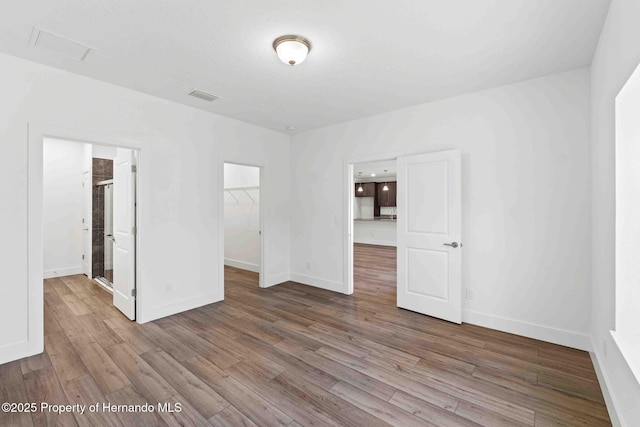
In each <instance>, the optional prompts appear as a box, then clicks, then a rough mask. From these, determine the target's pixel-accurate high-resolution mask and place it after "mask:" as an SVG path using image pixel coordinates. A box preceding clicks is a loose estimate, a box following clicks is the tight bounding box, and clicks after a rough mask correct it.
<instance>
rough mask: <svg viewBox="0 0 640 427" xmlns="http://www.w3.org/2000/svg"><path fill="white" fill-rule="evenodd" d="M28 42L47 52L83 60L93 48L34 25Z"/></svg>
mask: <svg viewBox="0 0 640 427" xmlns="http://www.w3.org/2000/svg"><path fill="white" fill-rule="evenodd" d="M30 44H31V46H35V47H38V48H40V49H45V50H48V51H49V52H53V53H57V54H59V55H63V56H66V57H67V58H73V59H75V60H78V61H84V60H85V59H87V56H88V55H89V53H91V51H92V50H93V48H91V47H89V46H87V45H84V44H82V43H79V42H77V41H74V40H71V39H69V38H66V37H63V36H60V35H58V34H54V33H52V32H49V31H46V30H43V29H42V28H38V27H34V29H33V32H32V33H31V40H30Z"/></svg>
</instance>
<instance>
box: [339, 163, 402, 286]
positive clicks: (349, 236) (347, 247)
mask: <svg viewBox="0 0 640 427" xmlns="http://www.w3.org/2000/svg"><path fill="white" fill-rule="evenodd" d="M403 155H406V154H400V153H398V152H387V153H370V154H361V155H360V154H359V155H357V156H353V157H349V158H347V159H346V160H345V162H344V180H343V182H344V187H343V189H344V199H343V200H344V206H345V207H346V209H344V216H343V221H344V224H345V226H344V227H343V229H344V234H343V244H344V264H343V277H344V278H345V282H346V286H345V290H344V292H343V293H345V294H347V295H352V294H353V291H354V287H353V209H354V207H353V205H354V198H355V195H356V193H355V178H354V177H353V167H354V165H355V164H357V163H369V162H386V161H390V160H397V159H398V157H401V156H403Z"/></svg>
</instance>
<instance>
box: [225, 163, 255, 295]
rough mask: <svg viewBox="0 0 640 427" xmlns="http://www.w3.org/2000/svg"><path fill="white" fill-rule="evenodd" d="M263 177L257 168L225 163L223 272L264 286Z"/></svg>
mask: <svg viewBox="0 0 640 427" xmlns="http://www.w3.org/2000/svg"><path fill="white" fill-rule="evenodd" d="M261 174H262V168H261V167H258V166H250V165H242V164H237V163H228V162H226V163H224V273H225V275H228V274H239V275H242V277H243V278H246V282H247V283H251V284H255V285H257V286H259V287H262V281H263V274H262V273H263V245H262V241H263V240H262V209H261V195H262V192H261V185H260V184H261Z"/></svg>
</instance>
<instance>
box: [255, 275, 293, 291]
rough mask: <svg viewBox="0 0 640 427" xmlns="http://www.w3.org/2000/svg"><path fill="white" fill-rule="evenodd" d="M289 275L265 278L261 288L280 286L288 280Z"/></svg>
mask: <svg viewBox="0 0 640 427" xmlns="http://www.w3.org/2000/svg"><path fill="white" fill-rule="evenodd" d="M290 279H291V278H290V275H289V273H282V274H276V275H275V276H270V277H268V278H266V279H265V280H264V281H263V283H262V287H263V288H270V287H271V286H275V285H280V284H282V283H285V282H288V281H289V280H290Z"/></svg>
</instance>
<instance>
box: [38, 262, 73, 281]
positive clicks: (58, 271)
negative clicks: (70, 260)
mask: <svg viewBox="0 0 640 427" xmlns="http://www.w3.org/2000/svg"><path fill="white" fill-rule="evenodd" d="M76 274H82V266H81V265H79V266H77V267H63V268H52V269H51V270H45V271H44V273H43V277H44V278H45V279H53V278H54V277H64V276H74V275H76Z"/></svg>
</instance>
